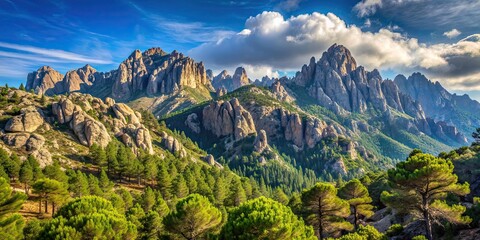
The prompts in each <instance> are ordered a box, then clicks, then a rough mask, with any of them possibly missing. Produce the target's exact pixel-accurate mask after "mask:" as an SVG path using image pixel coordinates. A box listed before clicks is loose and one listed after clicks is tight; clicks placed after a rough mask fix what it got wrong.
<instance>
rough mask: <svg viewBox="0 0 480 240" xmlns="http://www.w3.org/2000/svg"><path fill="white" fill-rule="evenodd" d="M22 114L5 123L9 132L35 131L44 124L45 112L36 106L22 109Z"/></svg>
mask: <svg viewBox="0 0 480 240" xmlns="http://www.w3.org/2000/svg"><path fill="white" fill-rule="evenodd" d="M20 113H21V114H20V115H18V116H14V117H13V118H11V119H10V120H9V121H8V122H7V124H6V125H5V131H7V132H34V131H35V130H37V128H39V127H40V126H42V125H43V123H44V122H45V121H44V120H43V113H42V111H41V110H39V109H37V108H35V107H34V106H29V107H27V108H24V109H22V110H21V111H20Z"/></svg>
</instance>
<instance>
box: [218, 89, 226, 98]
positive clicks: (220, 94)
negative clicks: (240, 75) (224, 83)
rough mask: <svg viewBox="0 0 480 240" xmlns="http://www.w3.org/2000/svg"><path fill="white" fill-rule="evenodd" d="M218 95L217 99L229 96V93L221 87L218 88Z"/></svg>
mask: <svg viewBox="0 0 480 240" xmlns="http://www.w3.org/2000/svg"><path fill="white" fill-rule="evenodd" d="M216 93H217V97H221V96H223V95H225V94H227V93H228V91H227V89H226V88H224V87H219V88H217V90H216Z"/></svg>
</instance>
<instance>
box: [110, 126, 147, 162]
mask: <svg viewBox="0 0 480 240" xmlns="http://www.w3.org/2000/svg"><path fill="white" fill-rule="evenodd" d="M116 135H117V136H118V137H120V139H121V140H122V142H123V143H124V144H125V145H126V146H128V147H130V148H131V149H132V151H133V152H134V153H135V154H137V155H138V154H139V153H140V152H139V149H142V150H144V151H145V152H146V153H148V154H154V151H153V146H152V137H151V136H150V131H149V130H148V129H147V128H146V127H145V126H143V125H142V124H140V123H137V124H127V125H125V126H123V127H122V128H121V130H120V131H119V132H117V133H116Z"/></svg>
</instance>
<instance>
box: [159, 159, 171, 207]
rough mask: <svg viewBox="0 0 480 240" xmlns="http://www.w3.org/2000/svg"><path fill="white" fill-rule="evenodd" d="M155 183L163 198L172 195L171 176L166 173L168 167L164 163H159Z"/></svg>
mask: <svg viewBox="0 0 480 240" xmlns="http://www.w3.org/2000/svg"><path fill="white" fill-rule="evenodd" d="M157 184H158V189H159V190H160V192H161V193H162V196H163V198H164V199H167V200H168V199H170V198H171V197H172V194H171V189H172V178H171V175H170V174H169V173H168V169H167V167H166V166H165V163H162V164H160V165H159V168H158V176H157Z"/></svg>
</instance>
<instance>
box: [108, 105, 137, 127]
mask: <svg viewBox="0 0 480 240" xmlns="http://www.w3.org/2000/svg"><path fill="white" fill-rule="evenodd" d="M111 108H112V110H113V112H114V113H115V116H116V117H117V118H118V119H120V120H121V121H122V123H123V124H130V123H131V124H139V123H140V120H141V119H142V116H141V115H140V113H138V112H135V111H133V110H132V109H131V108H130V107H129V106H127V105H126V104H124V103H116V104H114V105H113V106H112V107H111Z"/></svg>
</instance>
